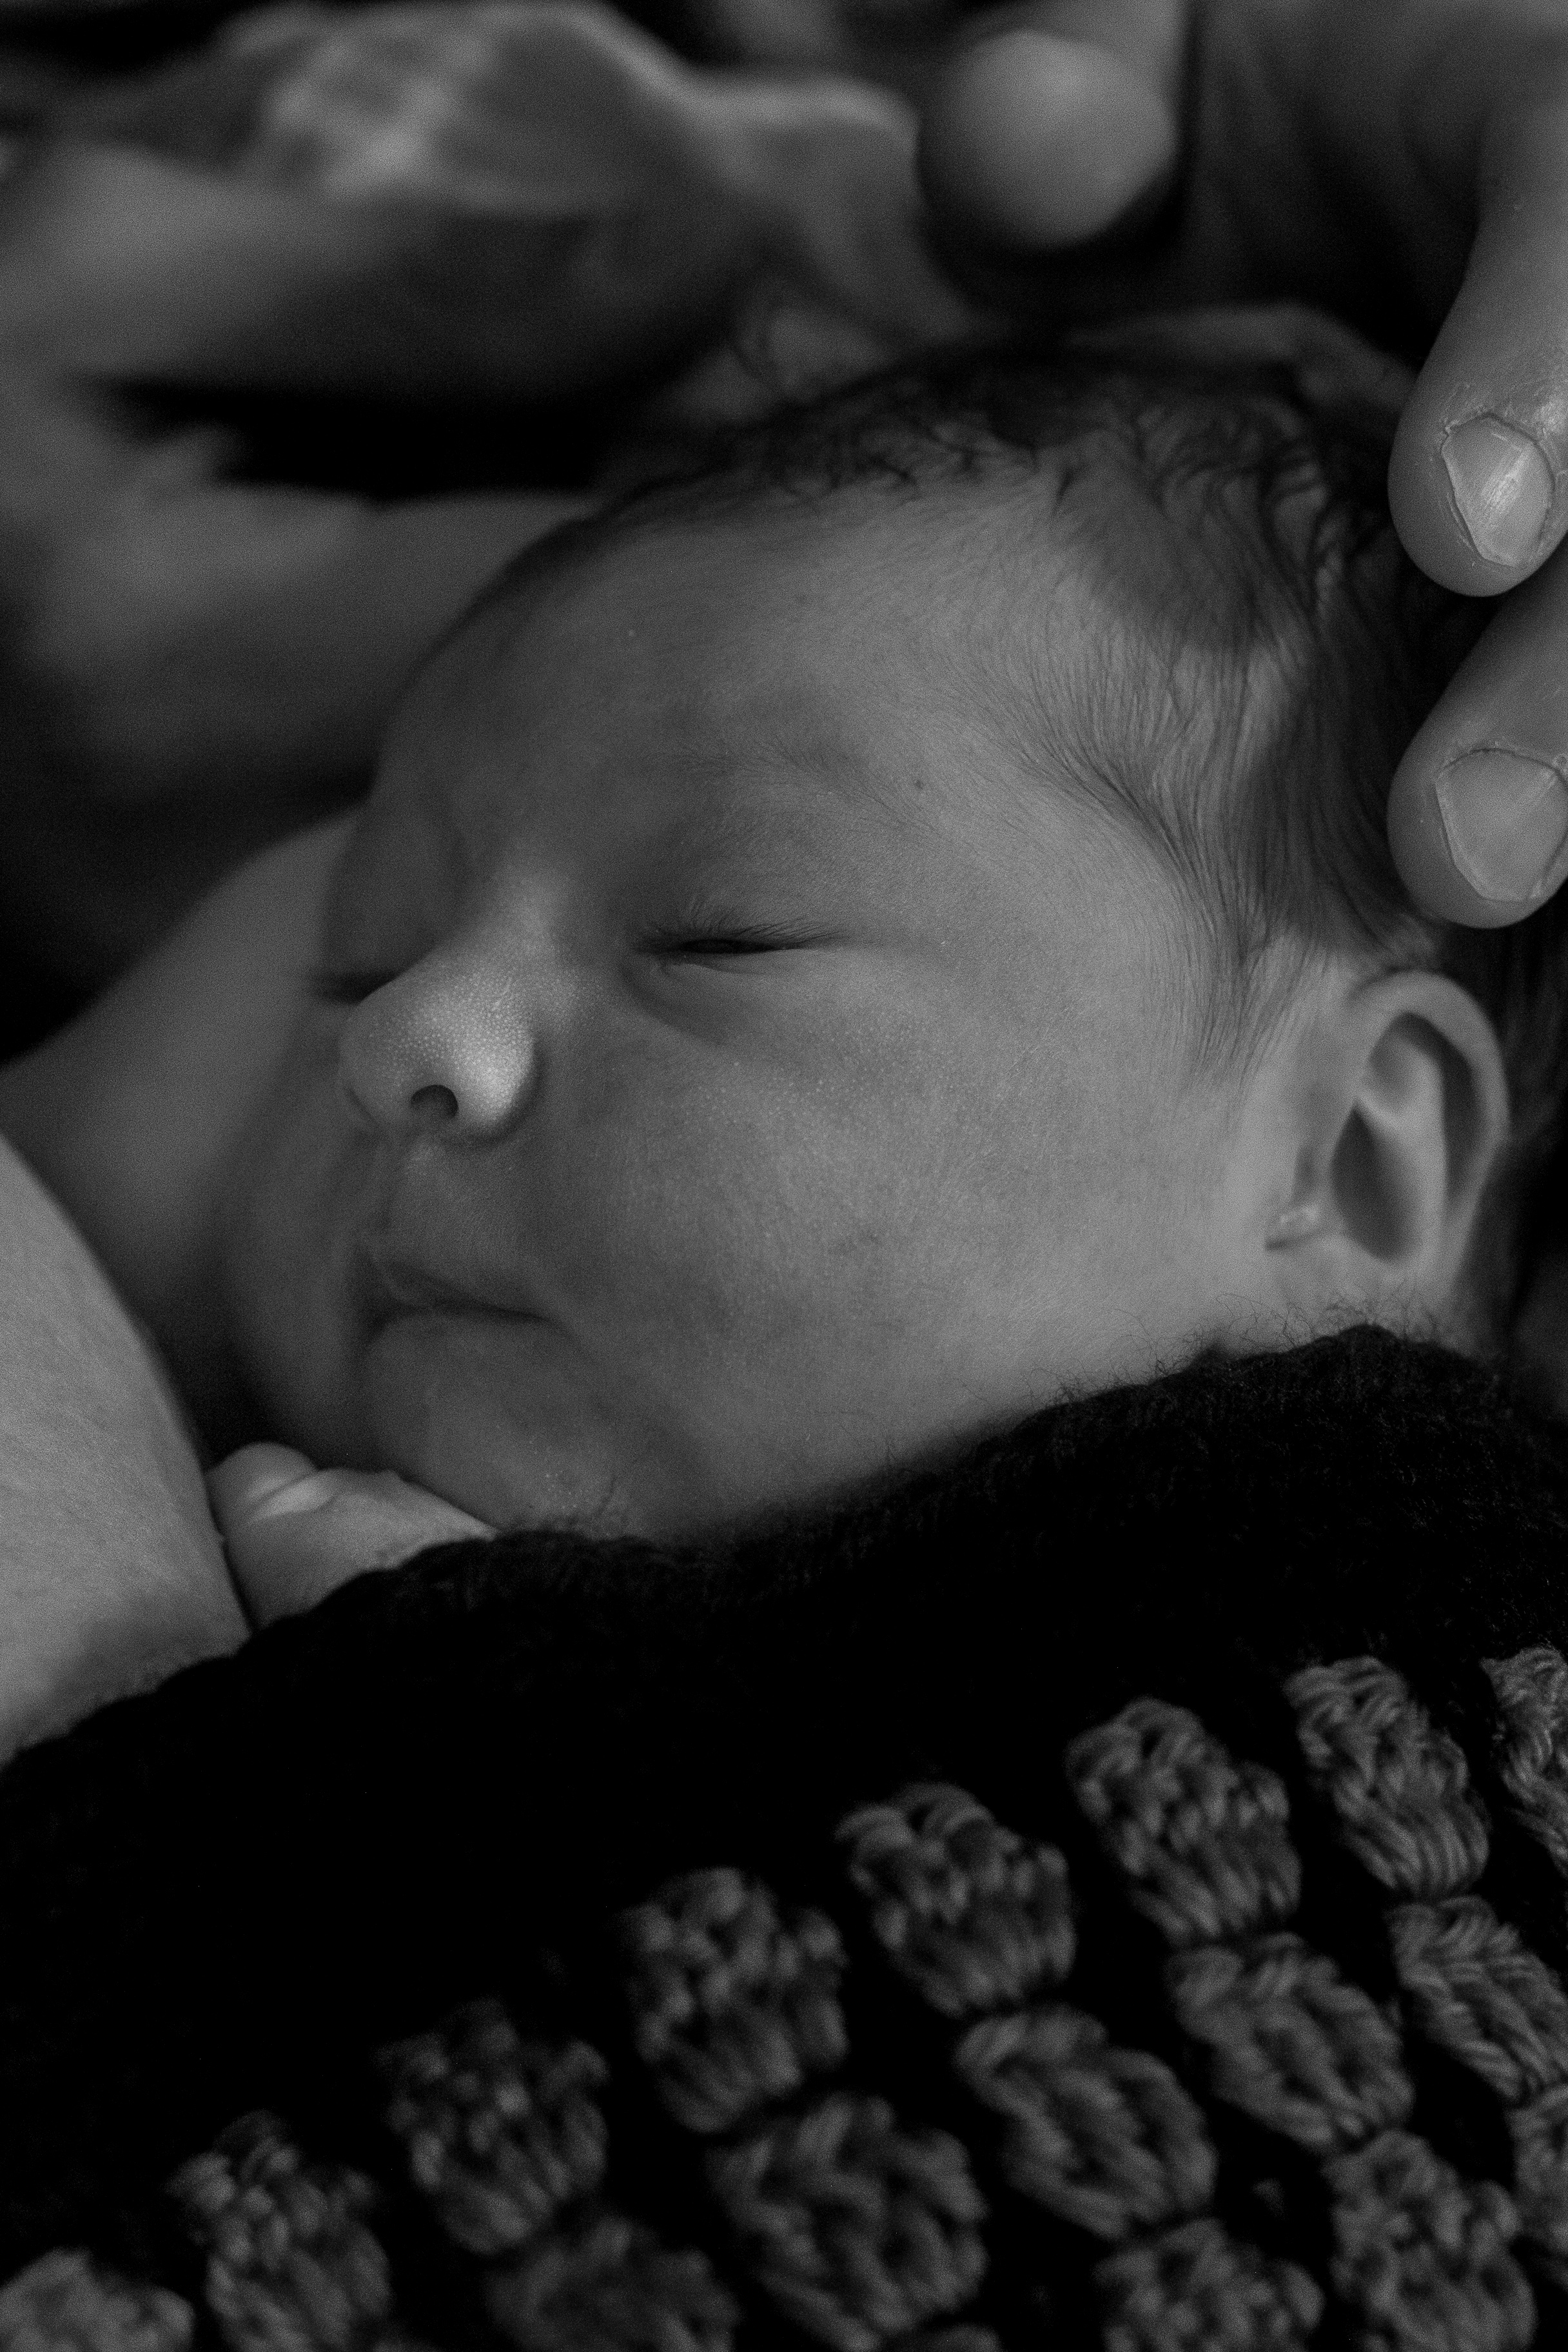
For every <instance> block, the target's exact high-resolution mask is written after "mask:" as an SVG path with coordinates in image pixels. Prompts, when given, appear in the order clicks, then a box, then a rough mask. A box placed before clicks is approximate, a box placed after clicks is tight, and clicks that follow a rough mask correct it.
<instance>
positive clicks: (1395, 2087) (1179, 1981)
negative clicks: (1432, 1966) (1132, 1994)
mask: <svg viewBox="0 0 1568 2352" xmlns="http://www.w3.org/2000/svg"><path fill="white" fill-rule="evenodd" d="M1166 1985H1167V1988H1168V1990H1169V1992H1170V1996H1171V2004H1172V2007H1173V2010H1174V2011H1175V2015H1176V2018H1177V2020H1178V2021H1179V2023H1180V2024H1181V2026H1182V2027H1183V2029H1184V2032H1187V2033H1189V2034H1191V2036H1192V2037H1193V2039H1194V2041H1195V2042H1202V2043H1203V2044H1205V2047H1206V2048H1207V2050H1208V2052H1209V2055H1210V2082H1211V2084H1212V2085H1213V2088H1214V2090H1215V2095H1217V2096H1218V2097H1220V2098H1222V2099H1224V2100H1226V2103H1227V2104H1228V2105H1231V2106H1233V2107H1238V2108H1240V2109H1241V2111H1242V2112H1243V2113H1244V2114H1246V2115H1249V2116H1254V2117H1255V2118H1256V2119H1257V2121H1258V2122H1259V2123H1260V2124H1264V2125H1266V2126H1268V2129H1269V2130H1271V2131H1277V2132H1279V2133H1281V2134H1282V2135H1283V2136H1284V2137H1286V2138H1288V2139H1291V2140H1294V2141H1295V2142H1296V2143H1297V2145H1298V2146H1299V2147H1305V2148H1309V2149H1310V2150H1311V2152H1312V2153H1313V2154H1314V2155H1315V2156H1319V2157H1323V2156H1329V2155H1331V2154H1332V2153H1333V2152H1334V2151H1335V2150H1337V2149H1340V2148H1345V2147H1354V2146H1356V2145H1357V2143H1358V2142H1359V2141H1361V2140H1363V2139H1366V2138H1368V2137H1370V2136H1371V2135H1372V2134H1373V2132H1375V2131H1382V2130H1384V2129H1386V2128H1387V2127H1388V2126H1390V2125H1391V2124H1397V2123H1403V2122H1404V2120H1405V2116H1407V2115H1408V2114H1409V2112H1410V2108H1411V2105H1412V2102H1413V2099H1414V2093H1413V2091H1412V2088H1411V2084H1410V2080H1409V2077H1408V2076H1407V2074H1405V2068H1404V2066H1403V2064H1402V2063H1401V2059H1400V2039H1399V2035H1398V2032H1396V2030H1395V2029H1394V2026H1393V2025H1392V2024H1391V2023H1390V2022H1389V2021H1388V2019H1387V2018H1386V2017H1385V2016H1384V2013H1383V2011H1381V2010H1380V2009H1379V2008H1377V2006H1376V2004H1375V2003H1374V2002H1373V2000H1371V1999H1370V1998H1369V1996H1368V1995H1367V1994H1366V1993H1365V1992H1363V1990H1362V1989H1361V1987H1360V1986H1359V1985H1352V1984H1348V1983H1346V1981H1345V1979H1343V1978H1342V1976H1341V1975H1340V1972H1339V1970H1338V1969H1337V1968H1336V1967H1335V1966H1334V1964H1333V1962H1332V1961H1331V1960H1330V1959H1329V1958H1326V1957H1325V1956H1324V1955H1323V1954H1322V1953H1320V1952H1314V1951H1313V1950H1312V1949H1311V1948H1310V1947H1309V1946H1308V1945H1306V1944H1304V1943H1302V1941H1301V1940H1300V1937H1297V1936H1291V1935H1281V1936H1270V1937H1259V1938H1258V1940H1257V1941H1256V1942H1255V1943H1252V1944H1249V1945H1247V1946H1246V1947H1244V1948H1242V1949H1241V1950H1239V1951H1237V1950H1232V1949H1228V1948H1226V1947H1225V1946H1223V1945H1220V1946H1215V1947H1211V1948H1208V1949H1207V1950H1205V1951H1197V1952H1184V1953H1178V1954H1177V1955H1176V1956H1175V1957H1174V1958H1173V1959H1172V1960H1171V1961H1169V1962H1168V1964H1167V1967H1166Z"/></svg>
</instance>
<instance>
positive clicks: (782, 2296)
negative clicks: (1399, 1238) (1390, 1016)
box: [0, 1333, 1568, 2352]
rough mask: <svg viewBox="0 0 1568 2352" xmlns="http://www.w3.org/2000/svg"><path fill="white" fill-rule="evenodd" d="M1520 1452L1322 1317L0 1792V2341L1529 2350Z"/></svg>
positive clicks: (385, 1582) (1545, 2059)
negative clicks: (921, 1466) (1329, 1332)
mask: <svg viewBox="0 0 1568 2352" xmlns="http://www.w3.org/2000/svg"><path fill="white" fill-rule="evenodd" d="M1565 1659H1568V1442H1565V1440H1564V1438H1563V1435H1562V1434H1561V1433H1559V1432H1557V1431H1556V1430H1555V1429H1552V1428H1550V1427H1548V1426H1547V1425H1546V1424H1545V1423H1540V1422H1538V1421H1536V1420H1534V1419H1533V1418H1532V1417H1531V1415H1530V1414H1529V1413H1528V1412H1525V1411H1524V1410H1523V1409H1522V1408H1521V1406H1519V1405H1518V1404H1517V1403H1516V1402H1513V1401H1512V1400H1511V1399H1510V1396H1509V1395H1508V1393H1507V1392H1506V1391H1504V1390H1503V1389H1502V1388H1501V1387H1500V1385H1499V1384H1498V1383H1497V1382H1496V1381H1493V1380H1492V1379H1491V1378H1490V1377H1489V1375H1487V1374H1486V1373H1484V1372H1482V1371H1479V1370H1477V1369H1475V1368H1474V1367H1472V1366H1469V1365H1467V1364H1465V1363H1462V1362H1460V1361H1458V1360H1456V1359H1453V1358H1450V1357H1447V1356H1446V1355H1444V1354H1442V1353H1440V1352H1438V1351H1436V1350H1431V1349H1417V1348H1414V1347H1408V1346H1402V1345H1399V1344H1397V1343H1395V1342H1394V1341H1392V1340H1389V1339H1384V1338H1382V1337H1380V1336H1377V1335H1375V1334H1371V1333H1355V1334H1352V1335H1349V1336H1348V1337H1345V1338H1343V1339H1338V1340H1334V1341H1331V1342H1325V1343H1322V1344H1321V1345H1320V1346H1317V1347H1313V1348H1310V1349H1302V1350H1300V1351H1299V1352H1297V1353H1294V1354H1290V1355H1287V1356H1282V1357H1278V1358H1274V1359H1270V1360H1260V1361H1258V1362H1254V1363H1251V1364H1247V1365H1221V1366H1201V1367H1197V1368H1194V1369H1193V1370H1188V1371H1185V1372H1183V1373H1181V1374H1179V1375H1176V1376H1174V1377H1173V1378H1171V1379H1169V1380H1166V1381H1158V1382H1155V1383H1152V1384H1151V1385H1149V1386H1146V1387H1142V1388H1139V1389H1134V1390H1128V1391H1121V1392H1120V1393H1117V1394H1114V1395H1110V1396H1106V1397H1100V1398H1096V1399H1091V1400H1088V1401H1086V1402H1081V1403H1078V1404H1072V1405H1068V1406H1065V1407H1062V1408H1059V1409H1058V1410H1055V1411H1053V1412H1047V1413H1045V1414H1042V1415H1041V1416H1040V1417H1038V1418H1037V1420H1035V1421H1033V1422H1031V1423H1028V1424H1027V1425H1026V1426H1025V1427H1024V1428H1022V1429H1020V1430H1018V1431H1017V1432H1016V1433H1012V1434H1011V1435H1009V1436H1007V1437H1005V1438H1003V1439H999V1440H996V1441H994V1442H992V1443H989V1444H984V1445H983V1446H981V1447H979V1448H978V1449H976V1450H975V1451H973V1452H972V1453H971V1454H967V1455H966V1456H965V1457H964V1458H963V1459H962V1460H961V1461H959V1462H957V1463H955V1464H954V1465H952V1466H951V1467H949V1468H948V1469H946V1470H943V1471H942V1472H940V1473H935V1474H931V1475H927V1476H923V1477H921V1478H918V1479H915V1480H912V1481H905V1482H903V1483H901V1484H899V1485H896V1486H889V1488H888V1489H887V1490H885V1491H883V1492H880V1493H879V1494H876V1495H873V1496H868V1497H865V1498H862V1499H861V1500H859V1501H858V1502H856V1503H854V1504H852V1505H850V1506H847V1507H844V1508H843V1509H841V1510H839V1511H837V1512H836V1513H834V1514H833V1515H831V1516H830V1517H826V1518H819V1519H816V1520H814V1521H811V1522H809V1523H806V1522H802V1523H800V1524H797V1525H791V1526H788V1527H784V1528H778V1529H775V1530H773V1531H772V1532H770V1533H768V1534H766V1535H763V1536H761V1537H752V1538H748V1539H746V1540H743V1541H736V1542H732V1543H729V1544H726V1545H722V1546H714V1547H710V1548H708V1549H703V1550H700V1551H693V1552H688V1553H683V1554H670V1553H666V1552H660V1551H658V1550H656V1549H652V1548H650V1547H647V1546H644V1545H639V1544H632V1543H620V1544H613V1545H602V1546H595V1545H593V1544H590V1543H587V1542H584V1541H579V1540H577V1539H574V1538H563V1537H532V1538H523V1537H517V1538H503V1539H501V1540H499V1541H497V1542H496V1543H494V1544H492V1545H489V1546H475V1545H459V1546H454V1547H450V1548H448V1549H445V1550H442V1551H437V1552H433V1553H430V1554H427V1555H426V1557H425V1558H424V1559H421V1560H420V1561H418V1562H417V1563H416V1564H414V1565H413V1566H411V1567H409V1568H408V1569H406V1570H401V1571H399V1572H397V1573H395V1574H393V1575H385V1576H380V1577H371V1578H366V1579H363V1580H360V1581H359V1582H358V1583H356V1584H354V1585H353V1586H350V1587H348V1588H347V1589H345V1590H344V1591H342V1592H341V1593H339V1594H337V1595H336V1596H335V1597H334V1598H333V1599H332V1600H331V1601H329V1602H327V1603H326V1604H325V1605H324V1606H323V1607H321V1609H319V1610H317V1611H315V1612H312V1614H311V1615H310V1616H309V1617H306V1618H301V1619H299V1620H296V1621H293V1622H289V1623H286V1624H282V1625H279V1626H277V1627H275V1628H274V1629H272V1630H271V1631H269V1632H268V1633H264V1634H262V1635H261V1636H259V1637H258V1639H257V1640H256V1641H254V1642H253V1643H251V1644H250V1645H249V1646H248V1647H247V1649H246V1650H245V1651H244V1652H243V1653H241V1654H240V1655H238V1656H237V1657H236V1658H234V1659H232V1660H229V1661H226V1662H223V1663H221V1664H213V1665H207V1666H202V1667H198V1668H195V1669H193V1670H192V1671H190V1672H188V1673H186V1674H184V1675H180V1676H178V1677H177V1678H176V1679H175V1680H174V1681H173V1682H172V1683H170V1684H168V1685H165V1686H164V1687H163V1689H162V1690H160V1691H158V1692H156V1693H154V1694H153V1695H152V1696H146V1697H142V1698H139V1699H136V1700H132V1701H128V1702H126V1703H124V1704H122V1705H120V1706H114V1707H111V1708H110V1709H108V1710H106V1711H105V1712H104V1713H102V1714H101V1715H100V1716H99V1717H96V1718H95V1719H94V1720H93V1721H92V1722H90V1723H89V1724H87V1725H85V1726H83V1727H80V1728H79V1730H77V1731H76V1732H74V1733H73V1734H71V1735H70V1736H69V1737H68V1738H64V1739H61V1740H58V1741H54V1742H51V1743H49V1744H48V1745H47V1746H45V1747H42V1748H37V1749H34V1750H32V1751H30V1752H29V1753H27V1754H26V1755H24V1756H23V1757H21V1758H19V1759H17V1760H16V1762H15V1763H13V1764H12V1765H11V1766H10V1768H9V1769H8V1770H7V1771H6V1772H5V1774H4V1775H3V1776H0V1898H3V1899H0V2278H4V2277H9V2278H10V2280H11V2284H9V2285H8V2286H6V2287H5V2288H3V2289H0V2347H4V2352H23V2347H26V2352H59V2348H60V2347H73V2352H111V2347H112V2352H120V2347H126V2352H130V2348H131V2347H136V2352H174V2347H181V2346H184V2345H186V2344H191V2343H196V2344H198V2345H199V2344H209V2345H212V2346H215V2347H216V2346H218V2345H226V2346H228V2347H234V2352H262V2347H267V2352H307V2347H310V2352H317V2347H320V2348H321V2352H329V2347H330V2352H393V2347H415V2346H421V2345H423V2346H430V2347H452V2352H458V2347H474V2352H483V2347H491V2352H495V2347H502V2346H506V2345H513V2346H517V2347H522V2352H599V2347H603V2352H616V2347H638V2352H640V2347H648V2352H726V2347H730V2346H731V2345H739V2346H752V2345H754V2346H756V2347H763V2352H773V2347H777V2352H784V2347H804V2346H807V2345H818V2346H823V2345H826V2346H828V2347H834V2352H878V2347H881V2346H884V2345H893V2344H901V2345H908V2346H910V2347H911V2352H912V2347H917V2346H918V2347H922V2352H995V2347H997V2346H1002V2347H1008V2352H1012V2347H1019V2352H1022V2347H1032V2346H1034V2345H1036V2344H1047V2343H1048V2344H1051V2345H1063V2346H1079V2345H1081V2346H1085V2347H1087V2346H1091V2345H1101V2344H1102V2345H1104V2346H1106V2347H1109V2352H1142V2347H1150V2352H1153V2347H1194V2352H1198V2348H1199V2347H1210V2346H1216V2347H1219V2346H1223V2347H1252V2346H1257V2347H1260V2352H1261V2347H1268V2352H1276V2348H1278V2352H1284V2347H1293V2346H1297V2345H1305V2344H1307V2343H1309V2342H1310V2343H1312V2344H1313V2345H1314V2346H1321V2347H1351V2346H1369V2347H1389V2352H1395V2347H1397V2352H1449V2347H1451V2352H1469V2347H1476V2352H1480V2347H1488V2352H1508V2347H1527V2346H1540V2347H1548V2346H1562V2345H1568V2294H1565V2293H1564V2288H1565V2286H1568V1995H1565V1993H1564V1990H1563V1969H1564V1966H1565V1963H1568V1664H1565V1663H1564V1661H1565Z"/></svg>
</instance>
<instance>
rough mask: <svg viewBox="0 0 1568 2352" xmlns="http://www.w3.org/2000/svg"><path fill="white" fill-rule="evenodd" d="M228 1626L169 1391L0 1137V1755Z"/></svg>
mask: <svg viewBox="0 0 1568 2352" xmlns="http://www.w3.org/2000/svg"><path fill="white" fill-rule="evenodd" d="M244 1636H245V1621H244V1618H243V1617H242V1615H241V1613H240V1610H239V1606H238V1603H237V1601H236V1599H235V1595H234V1591H233V1589H232V1587H231V1585H230V1583H229V1580H228V1577H227V1575H226V1571H225V1568H224V1562H223V1556H222V1554H221V1552H220V1550H219V1549H218V1541H217V1536H216V1531H215V1529H214V1527H213V1523H212V1519H211V1517H210V1515H209V1513H208V1511H207V1508H206V1503H205V1496H204V1495H203V1492H202V1481H201V1473H200V1471H199V1469H198V1467H197V1465H196V1458H195V1453H194V1451H193V1449H192V1446H191V1444H190V1440H189V1438H188V1437H187V1435H186V1433H185V1429H184V1423H183V1422H182V1420H181V1417H180V1413H179V1411H178V1408H177V1407H176V1405H175V1404H174V1399H173V1392H172V1391H171V1390H170V1389H169V1386H168V1384H167V1381H166V1380H165V1379H164V1378H163V1374H162V1373H161V1371H160V1370H159V1369H158V1367H157V1365H156V1363H155V1361H154V1360H153V1354H152V1350H151V1349H150V1348H149V1347H148V1346H147V1344H146V1342H145V1340H144V1339H143V1338H142V1334H141V1333H140V1332H139V1331H138V1330H137V1328H136V1327H135V1325H134V1324H133V1323H132V1320H131V1318H130V1317H129V1315H127V1313H126V1311H125V1309H124V1307H122V1306H121V1302H120V1300H119V1299H118V1298H117V1297H115V1295H114V1292H113V1291H112V1290H111V1289H110V1285H109V1282H108V1279H107V1277H106V1276H104V1274H103V1272H102V1270H101V1268H100V1266H99V1265H98V1264H97V1262H96V1260H95V1259H94V1258H93V1257H92V1256H91V1255H90V1254H89V1251H88V1249H87V1247H86V1245H85V1244H84V1243H83V1242H82V1240H81V1238H80V1236H79V1234H77V1233H76V1231H75V1229H74V1228H73V1227H72V1226H71V1225H70V1224H69V1223H68V1222H67V1220H66V1218H65V1217H64V1215H63V1214H62V1213H61V1212H60V1210H59V1209H58V1207H57V1205H56V1203H55V1202H53V1201H52V1200H51V1199H50V1198H49V1196H48V1194H47V1192H44V1190H43V1188H42V1187H41V1186H40V1185H39V1184H38V1183H37V1181H36V1180H35V1179H34V1178H33V1176H32V1175H31V1174H30V1172H29V1171H27V1169H26V1167H25V1166H24V1165H23V1163H22V1161H21V1160H18V1159H17V1157H16V1154H15V1153H14V1152H13V1151H12V1150H10V1149H9V1147H8V1146H7V1145H6V1144H5V1143H4V1142H0V1759H3V1758H4V1757H5V1756H6V1755H8V1754H9V1753H10V1752H11V1751H12V1749H13V1748H16V1747H19V1746H20V1745H21V1744H22V1743H23V1742H24V1741H26V1740H28V1739H33V1738H39V1737H41V1736H42V1735H43V1734H44V1733H46V1732H48V1731H52V1730H56V1729H58V1728H61V1727H63V1726H64V1725H65V1724H67V1723H68V1722H70V1721H71V1720H72V1719H73V1718H74V1717H77V1716H79V1715H85V1714H87V1713H88V1712H89V1710H90V1709H91V1708H92V1707H93V1706H96V1705H97V1704H99V1703H100V1701H101V1700H104V1699H108V1698H113V1697H115V1696H119V1695H120V1694H121V1693H122V1692H124V1691H127V1690H130V1689H133V1688H136V1687H139V1686H141V1685H144V1684H146V1683H149V1682H153V1681H157V1680H159V1679H161V1677H162V1676H163V1675H166V1674H170V1673H172V1672H173V1671H174V1668H175V1667H176V1666H180V1665H184V1664H187V1663H188V1662H189V1661H190V1660H192V1659H195V1658H200V1657H207V1656H211V1655H214V1654H217V1653H219V1652H222V1651H225V1650H231V1649H234V1648H236V1647H237V1644H238V1643H240V1642H241V1641H242V1640H243V1639H244Z"/></svg>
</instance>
